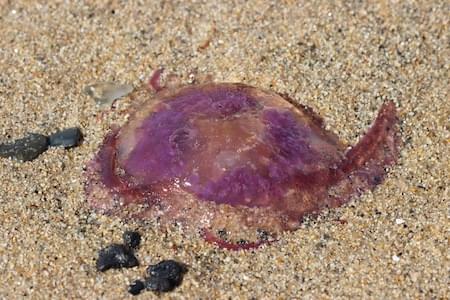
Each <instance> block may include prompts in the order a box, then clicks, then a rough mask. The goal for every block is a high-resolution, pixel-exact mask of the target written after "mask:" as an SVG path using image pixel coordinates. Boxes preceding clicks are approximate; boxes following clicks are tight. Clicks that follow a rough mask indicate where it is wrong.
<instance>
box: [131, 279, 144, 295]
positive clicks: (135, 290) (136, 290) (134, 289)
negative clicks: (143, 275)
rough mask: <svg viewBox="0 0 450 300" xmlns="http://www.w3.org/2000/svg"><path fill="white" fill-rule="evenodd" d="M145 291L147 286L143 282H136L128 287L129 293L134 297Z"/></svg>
mask: <svg viewBox="0 0 450 300" xmlns="http://www.w3.org/2000/svg"><path fill="white" fill-rule="evenodd" d="M143 289H145V284H144V282H143V281H142V280H139V279H138V280H135V281H133V282H132V283H131V284H130V285H129V286H128V293H130V294H131V295H133V296H136V295H139V294H140V293H141V292H142V290H143Z"/></svg>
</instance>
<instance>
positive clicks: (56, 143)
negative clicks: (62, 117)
mask: <svg viewBox="0 0 450 300" xmlns="http://www.w3.org/2000/svg"><path fill="white" fill-rule="evenodd" d="M82 138H83V135H82V133H81V131H80V129H79V128H77V127H73V128H67V129H64V130H61V131H58V132H55V133H54V134H52V135H50V137H49V140H50V142H49V144H50V146H51V147H64V148H66V149H67V148H72V147H75V146H78V145H79V144H80V142H81V139H82Z"/></svg>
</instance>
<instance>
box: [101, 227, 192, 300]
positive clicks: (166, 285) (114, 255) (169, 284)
mask: <svg viewBox="0 0 450 300" xmlns="http://www.w3.org/2000/svg"><path fill="white" fill-rule="evenodd" d="M122 239H123V244H116V243H114V244H111V245H109V246H107V247H105V248H103V249H101V250H100V251H99V253H98V259H97V270H98V271H100V272H105V271H106V270H109V269H121V268H132V267H137V266H139V261H138V260H137V258H136V256H135V255H134V252H135V251H136V250H137V249H138V248H139V244H140V242H141V236H140V234H139V233H138V232H136V231H125V232H124V234H123V236H122ZM186 271H187V269H186V267H185V266H184V265H183V264H181V263H179V262H177V261H174V260H163V261H161V262H159V263H157V264H155V265H150V266H148V268H147V271H146V275H147V276H146V278H144V280H140V279H137V280H135V281H133V282H132V283H131V284H130V286H129V287H128V292H129V293H130V294H132V295H138V294H140V293H141V291H143V290H144V289H147V290H149V291H154V292H169V291H171V290H173V289H175V288H176V287H177V286H179V285H180V284H181V281H182V280H183V275H184V273H186Z"/></svg>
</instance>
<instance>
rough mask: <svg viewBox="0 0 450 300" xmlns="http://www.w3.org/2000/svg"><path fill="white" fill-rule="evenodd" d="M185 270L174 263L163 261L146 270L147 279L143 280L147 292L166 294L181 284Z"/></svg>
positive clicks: (172, 261)
mask: <svg viewBox="0 0 450 300" xmlns="http://www.w3.org/2000/svg"><path fill="white" fill-rule="evenodd" d="M186 271H187V270H186V268H185V267H184V266H183V265H182V264H180V263H178V262H176V261H174V260H163V261H161V262H160V263H158V264H156V265H151V266H149V267H148V268H147V274H148V275H149V277H148V278H146V280H145V287H146V288H147V290H151V291H155V292H168V291H171V290H173V289H174V288H175V287H177V286H179V285H180V284H181V281H182V280H183V275H184V273H186Z"/></svg>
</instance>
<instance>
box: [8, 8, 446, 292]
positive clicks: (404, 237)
mask: <svg viewBox="0 0 450 300" xmlns="http://www.w3.org/2000/svg"><path fill="white" fill-rule="evenodd" d="M45 2H46V1H42V2H41V3H40V4H39V3H38V2H35V1H5V0H0V142H7V141H12V140H14V139H17V138H20V137H22V136H24V135H25V134H26V133H28V132H38V133H44V134H50V133H53V132H55V131H56V130H58V129H63V128H67V127H72V126H79V127H80V128H81V130H82V131H83V133H84V136H85V138H84V142H83V144H82V145H81V146H79V147H77V148H74V149H70V150H64V149H54V148H52V149H50V150H48V151H47V152H45V153H44V154H42V155H41V156H39V157H38V158H37V159H35V160H34V161H31V162H25V163H21V162H17V161H14V160H10V159H0V178H1V179H0V182H1V185H0V220H1V225H0V271H1V273H2V276H1V278H2V280H1V281H2V284H1V285H0V298H2V299H18V298H25V297H27V298H30V299H50V298H54V299H124V298H131V297H132V296H131V295H129V294H128V293H127V286H128V284H129V283H130V282H131V281H132V280H134V279H136V278H140V277H142V276H143V275H144V272H145V268H146V266H147V265H149V264H154V263H157V262H158V261H160V260H162V259H176V260H179V261H181V262H184V263H185V264H187V265H188V268H189V271H188V273H187V274H186V275H185V277H184V281H183V283H182V284H181V286H180V287H178V288H177V289H176V290H175V291H173V292H170V293H168V294H164V295H162V298H173V299H238V298H241V299H273V298H278V299H294V298H304V299H339V298H341V299H345V298H356V299H358V298H359V299H360V298H364V299H384V298H387V299H449V283H450V282H449V272H450V252H449V236H450V233H449V228H450V226H449V225H450V224H449V223H450V222H449V160H448V157H449V156H450V151H449V142H450V134H449V115H450V114H449V113H450V106H449V95H448V92H449V78H450V76H449V75H450V74H449V73H450V72H449V67H450V46H449V45H450V29H449V19H450V17H449V16H450V3H449V2H448V1H429V2H427V1H421V2H420V3H413V2H410V1H398V2H397V1H395V2H393V3H390V2H388V1H368V2H365V1H340V2H336V3H335V2H333V3H335V4H329V1H288V0H286V1H271V2H265V1H260V0H256V1H243V0H239V1H192V2H191V1H179V2H175V1H161V2H157V1H123V2H122V1H101V2H100V1H98V2H96V3H93V2H86V3H81V1H68V2H70V3H65V2H63V1H51V2H52V3H51V4H45ZM160 67H164V68H165V70H166V74H167V73H174V74H177V75H179V76H180V77H181V80H182V82H184V83H188V82H191V81H193V80H195V79H196V78H199V77H200V76H204V75H212V76H213V78H214V79H215V81H218V82H219V81H239V82H244V83H247V84H250V85H254V86H258V87H261V88H265V89H271V90H274V91H276V92H279V93H286V94H288V95H289V96H290V97H291V98H293V99H295V100H296V101H298V102H299V103H302V104H306V105H308V106H310V107H312V108H313V109H314V110H315V111H316V112H317V113H318V114H320V115H321V116H323V118H324V119H325V121H326V124H327V128H329V129H331V130H332V131H333V132H335V133H336V134H338V135H339V136H340V137H341V139H342V140H343V141H345V142H346V143H348V144H349V145H352V144H354V143H356V142H357V141H358V138H359V137H360V136H361V135H362V134H363V133H364V132H365V130H367V128H368V127H369V126H370V124H371V122H372V120H373V119H374V118H375V116H376V113H377V111H378V108H379V107H380V106H381V104H382V103H383V102H384V101H386V100H393V101H394V102H395V103H396V105H397V106H398V110H399V118H400V120H401V122H400V134H401V138H402V141H403V146H402V149H401V154H400V158H399V161H398V164H397V165H396V166H394V167H393V168H392V169H391V170H390V171H389V175H388V176H387V179H386V180H385V182H384V183H383V184H381V185H379V186H378V187H377V188H376V189H375V191H374V192H372V193H371V192H368V193H365V194H364V195H363V196H361V197H359V198H357V199H354V201H352V202H350V203H349V204H347V205H345V206H343V207H341V208H339V209H334V210H332V211H328V212H324V213H323V214H322V215H321V216H320V217H319V218H317V219H314V220H307V221H305V223H304V225H303V226H302V228H301V229H299V230H297V231H295V232H291V233H286V234H285V235H283V236H282V237H280V240H279V241H278V242H276V243H274V244H272V245H270V246H267V247H264V248H262V249H258V250H255V251H247V252H243V251H240V252H229V251H226V250H220V249H217V248H216V247H214V246H213V245H211V244H207V243H205V242H204V241H203V240H202V239H201V238H199V237H196V236H192V237H186V236H185V235H183V233H182V232H181V230H179V229H176V228H168V229H161V228H159V227H158V226H155V224H154V222H152V221H151V220H150V221H149V222H146V223H143V222H124V221H122V220H120V219H118V218H114V217H107V216H103V215H99V214H96V213H94V212H92V211H91V210H90V209H89V207H87V204H86V197H85V195H84V191H83V186H84V183H85V180H86V179H85V177H84V176H83V168H84V167H85V165H86V163H87V162H88V161H89V160H90V159H91V158H92V157H93V156H94V154H95V152H96V150H97V149H98V147H99V145H100V144H101V142H102V139H103V137H104V135H105V134H106V133H107V132H108V130H109V128H110V127H111V126H112V125H114V124H118V125H121V124H123V123H124V122H125V121H126V119H127V116H128V112H129V111H128V108H129V107H130V105H132V99H131V98H130V97H125V98H123V99H120V100H118V101H117V102H116V103H115V105H114V107H113V108H106V109H105V108H99V107H97V106H96V105H95V101H94V100H93V99H92V98H91V97H89V96H87V95H86V94H85V93H83V89H84V87H85V86H87V85H89V84H92V83H95V82H104V81H117V82H121V83H129V84H132V85H133V86H134V87H136V88H137V87H139V86H142V85H143V84H144V83H145V81H146V80H147V79H148V76H149V75H150V74H151V73H152V71H153V70H155V69H157V68H160ZM338 220H345V221H343V222H340V221H338ZM126 229H137V230H139V231H140V232H141V233H142V235H143V241H142V246H141V248H140V249H139V250H138V251H137V256H138V258H139V260H140V262H141V266H140V267H138V268H132V269H122V270H109V271H107V272H105V273H100V272H97V271H96V269H95V260H96V257H97V252H98V250H99V249H100V248H102V247H104V246H106V245H108V244H110V243H112V242H120V241H121V235H122V233H123V232H124V230H126ZM138 297H142V298H143V299H144V298H145V299H147V298H152V297H156V295H155V294H153V293H152V292H149V291H147V292H144V293H143V294H142V295H141V296H138Z"/></svg>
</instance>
